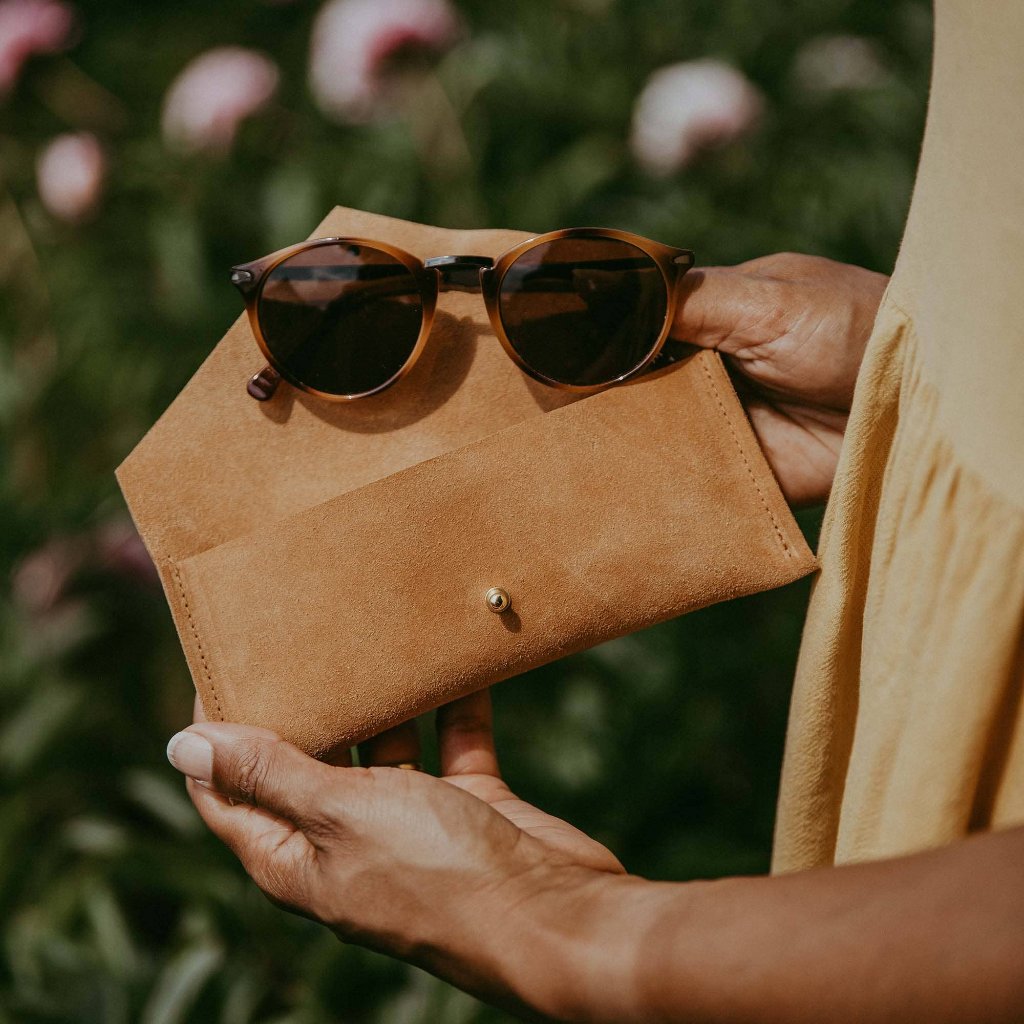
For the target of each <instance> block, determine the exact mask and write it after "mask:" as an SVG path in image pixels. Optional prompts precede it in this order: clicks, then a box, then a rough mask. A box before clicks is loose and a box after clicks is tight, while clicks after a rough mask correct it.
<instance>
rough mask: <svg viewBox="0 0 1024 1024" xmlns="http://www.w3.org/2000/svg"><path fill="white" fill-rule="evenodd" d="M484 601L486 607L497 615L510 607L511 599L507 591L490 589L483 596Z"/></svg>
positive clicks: (497, 588) (496, 588)
mask: <svg viewBox="0 0 1024 1024" xmlns="http://www.w3.org/2000/svg"><path fill="white" fill-rule="evenodd" d="M484 601H486V602H487V607H488V608H490V610H491V611H492V612H496V613H497V614H498V615H500V614H501V613H502V612H507V611H508V610H509V608H511V607H512V598H511V597H509V596H508V591H507V590H502V589H501V587H491V589H490V590H488V591H487V593H486V594H484Z"/></svg>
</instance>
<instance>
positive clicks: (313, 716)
mask: <svg viewBox="0 0 1024 1024" xmlns="http://www.w3.org/2000/svg"><path fill="white" fill-rule="evenodd" d="M327 235H352V236H361V237H364V238H379V239H381V240H382V241H389V242H391V243H393V244H395V245H399V246H401V247H402V248H404V249H406V250H408V251H409V252H412V253H413V254H415V255H417V256H419V257H420V258H426V257H430V256H437V255H445V254H449V253H474V254H480V255H489V256H494V255H497V254H498V253H500V252H502V251H504V250H505V249H507V248H509V247H510V246H512V245H514V244H516V243H517V242H518V241H520V240H522V239H523V238H526V237H528V236H527V235H525V234H523V233H519V232H509V231H449V230H444V229H440V228H434V227H428V226H425V225H418V224H411V223H408V222H404V221H396V220H392V219H390V218H386V217H380V216H376V215H372V214H366V213H360V212H358V211H353V210H345V209H342V208H336V209H335V210H334V211H332V213H331V214H330V215H329V216H328V217H327V219H326V220H325V221H324V222H323V223H322V224H321V225H320V226H319V227H318V229H317V230H316V232H315V233H314V237H322V236H327ZM262 365H263V364H262V361H261V355H260V353H259V350H258V348H257V346H256V343H255V341H254V339H253V338H252V335H251V333H250V329H249V325H248V321H247V319H246V318H245V317H244V316H242V317H239V319H238V321H236V323H235V324H234V325H233V326H232V327H231V329H230V330H229V331H228V333H227V334H226V335H225V336H224V338H223V339H222V340H221V341H220V343H219V344H218V345H217V347H216V348H215V349H214V351H213V352H212V354H211V355H210V356H209V358H208V359H207V360H206V361H205V362H204V363H203V365H202V366H201V367H200V369H199V371H198V372H197V373H196V375H195V376H194V377H193V378H192V380H191V381H190V382H189V383H188V384H187V385H186V387H185V388H184V390H183V391H182V393H181V394H180V395H179V396H178V398H177V399H175V401H174V402H173V403H172V405H171V406H170V407H169V408H168V410H167V411H166V412H165V413H164V415H163V416H162V417H161V418H160V420H159V421H158V422H157V423H156V424H155V425H154V427H153V428H152V429H151V430H150V432H149V433H148V434H147V435H146V436H145V437H144V438H143V439H142V441H141V442H140V443H139V445H138V446H137V447H136V449H135V450H134V451H133V452H132V453H131V455H129V457H128V458H127V459H126V460H125V462H124V463H123V464H122V465H121V467H120V468H119V469H118V480H119V482H120V484H121V487H122V490H123V491H124V494H125V497H126V499H127V501H128V504H129V507H130V509H131V512H132V515H133V517H134V519H135V522H136V525H137V526H138V529H139V532H140V534H141V535H142V537H143V539H144V541H145V542H146V544H147V547H148V548H149V551H150V553H151V554H152V556H153V558H154V561H155V562H156V565H157V567H158V570H159V572H160V577H161V580H162V582H163V586H164V589H165V593H166V595H167V599H168V602H169V604H170V607H171V611H172V614H173V616H174V621H175V624H176V626H177V629H178V633H179V636H180V638H181V642H182V646H183V648H184V651H185V654H186V658H187V660H188V664H189V667H190V669H191V672H192V677H193V679H194V681H195V684H196V688H197V690H198V692H199V695H200V698H201V700H202V703H203V707H204V709H205V711H206V714H207V715H208V716H209V717H210V718H211V719H214V720H230V721H241V722H247V723H250V724H254V725H261V726H264V727H266V728H270V729H273V730H274V731H276V732H278V733H279V734H280V735H282V736H284V737H285V738H286V739H289V740H291V741H292V742H294V743H296V744H297V745H298V746H300V747H302V748H303V749H305V750H307V751H309V752H310V753H315V754H322V753H325V752H326V751H328V750H330V749H331V748H333V747H335V746H337V745H338V744H341V743H355V742H358V741H361V740H362V739H365V738H367V737H369V736H371V735H374V734H375V733H378V732H380V731H382V730H383V729H385V728H387V727H389V726H391V725H395V724H397V723H398V722H400V721H403V720H405V719H407V718H410V717H412V716H414V715H416V714H419V713H421V712H423V711H426V710H428V709H430V708H433V707H436V706H438V705H439V704H441V703H444V702H445V701H447V700H451V699H453V698H455V697H458V696H460V695H463V694H465V693H468V692H471V691H472V690H474V689H477V688H480V687H483V686H486V685H489V684H490V683H493V682H496V681H498V680H501V679H505V678H508V677H509V676H512V675H515V674H517V673H520V672H523V671H525V670H526V669H529V668H531V667H534V666H536V665H540V664H543V663H545V662H548V661H551V660H553V659H555V658H558V657H561V656H563V655H565V654H569V653H571V652H573V651H577V650H581V649H583V648H585V647H589V646H591V645H593V644H596V643H599V642H601V641H602V640H607V639H610V638H612V637H615V636H619V635H621V634H623V633H627V632H631V631H633V630H636V629H640V628H642V627H644V626H647V625H650V624H652V623H655V622H659V621H662V620H664V619H667V618H671V617H673V616H675V615H679V614H681V613H683V612H686V611H691V610H694V609H696V608H700V607H703V606H705V605H708V604H712V603H714V602H716V601H721V600H724V599H727V598H730V597H736V596H739V595H742V594H748V593H753V592H755V591H759V590H764V589H768V588H770V587H774V586H779V585H781V584H784V583H787V582H790V581H792V580H794V579H797V578H799V577H800V576H803V575H805V574H806V573H808V572H810V571H811V570H812V569H813V568H814V567H815V562H814V558H813V556H812V555H811V553H810V551H809V550H808V548H807V546H806V544H805V542H804V540H803V537H802V535H801V533H800V530H799V528H798V527H797V525H796V523H795V521H794V520H793V517H792V515H791V514H790V512H789V509H788V507H787V506H786V503H785V500H784V499H783V497H782V494H781V492H780V491H779V488H778V485H777V484H776V482H775V480H774V478H773V476H772V474H771V471H770V469H769V467H768V465H767V463H766V462H765V459H764V456H763V455H762V453H761V451H760V449H759V447H758V445H757V442H756V440H755V438H754V435H753V432H752V430H751V428H750V425H749V423H748V422H747V420H746V417H745V415H744V413H743V410H742V407H741V406H740V404H739V401H738V399H737V398H736V395H735V393H734V391H733V389H732V387H731V384H730V382H729V379H728V376H727V374H726V373H725V370H724V368H723V367H722V364H721V362H720V360H719V358H718V356H717V355H716V354H715V353H712V352H698V353H695V354H693V355H691V356H689V357H687V358H686V359H685V360H683V361H681V362H680V363H677V364H675V365H673V366H670V367H668V368H666V369H663V370H661V371H657V372H655V373H652V374H648V375H646V376H644V377H641V378H639V379H638V380H636V381H634V382H632V383H629V384H627V385H623V386H619V387H615V388H611V389H609V390H607V391H604V392H600V393H598V394H595V395H590V396H588V397H585V398H580V397H579V396H578V395H576V394H570V393H567V392H561V391H556V390H552V389H550V388H547V387H545V386H543V385H541V384H538V383H536V382H534V381H532V380H531V379H530V378H528V377H527V376H526V375H524V374H523V373H522V372H521V371H520V370H519V369H518V368H517V367H516V366H515V365H514V364H513V363H512V362H511V360H509V359H508V357H507V356H506V355H505V353H504V351H503V350H502V349H501V346H500V345H499V343H498V342H497V340H496V339H495V338H494V336H493V334H492V333H491V331H490V328H489V325H488V323H487V316H486V312H485V310H484V306H483V302H482V300H481V297H480V296H479V295H476V294H465V293H457V292H453V293H445V294H443V295H442V298H441V301H440V303H439V308H438V314H437V316H436V318H435V321H434V328H433V332H432V335H431V337H430V339H429V341H428V342H427V347H426V349H425V350H424V352H423V355H422V356H421V358H420V360H419V362H418V363H417V365H416V366H415V367H414V369H413V370H412V371H411V372H410V373H409V375H408V376H407V377H406V378H404V379H403V380H402V381H400V382H399V383H398V384H396V385H395V386H394V387H392V388H391V389H389V390H388V391H385V392H382V393H381V394H380V395H376V396H373V397H371V398H366V399H361V400H359V401H356V402H352V403H343V404H334V403H327V402H325V401H323V400H321V399H317V398H314V397H312V396H309V395H306V394H304V393H301V392H298V391H296V390H294V389H292V388H290V387H287V386H282V387H281V389H280V390H279V392H278V394H277V395H276V396H275V397H274V399H273V400H272V401H271V402H268V403H265V404H261V403H257V402H254V401H253V400H252V399H251V398H249V397H248V395H247V394H246V392H245V382H246V381H247V379H248V378H249V377H250V376H251V375H252V374H253V373H254V372H256V370H258V369H259V368H260V367H261V366H262ZM494 586H497V587H501V588H503V589H504V590H506V591H507V592H508V593H509V594H510V595H511V598H512V608H511V609H510V610H509V611H507V612H505V613H503V614H495V613H493V612H492V611H491V610H490V609H489V608H488V607H487V605H486V603H485V600H484V595H485V593H486V592H487V591H488V589H489V588H491V587H494Z"/></svg>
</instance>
